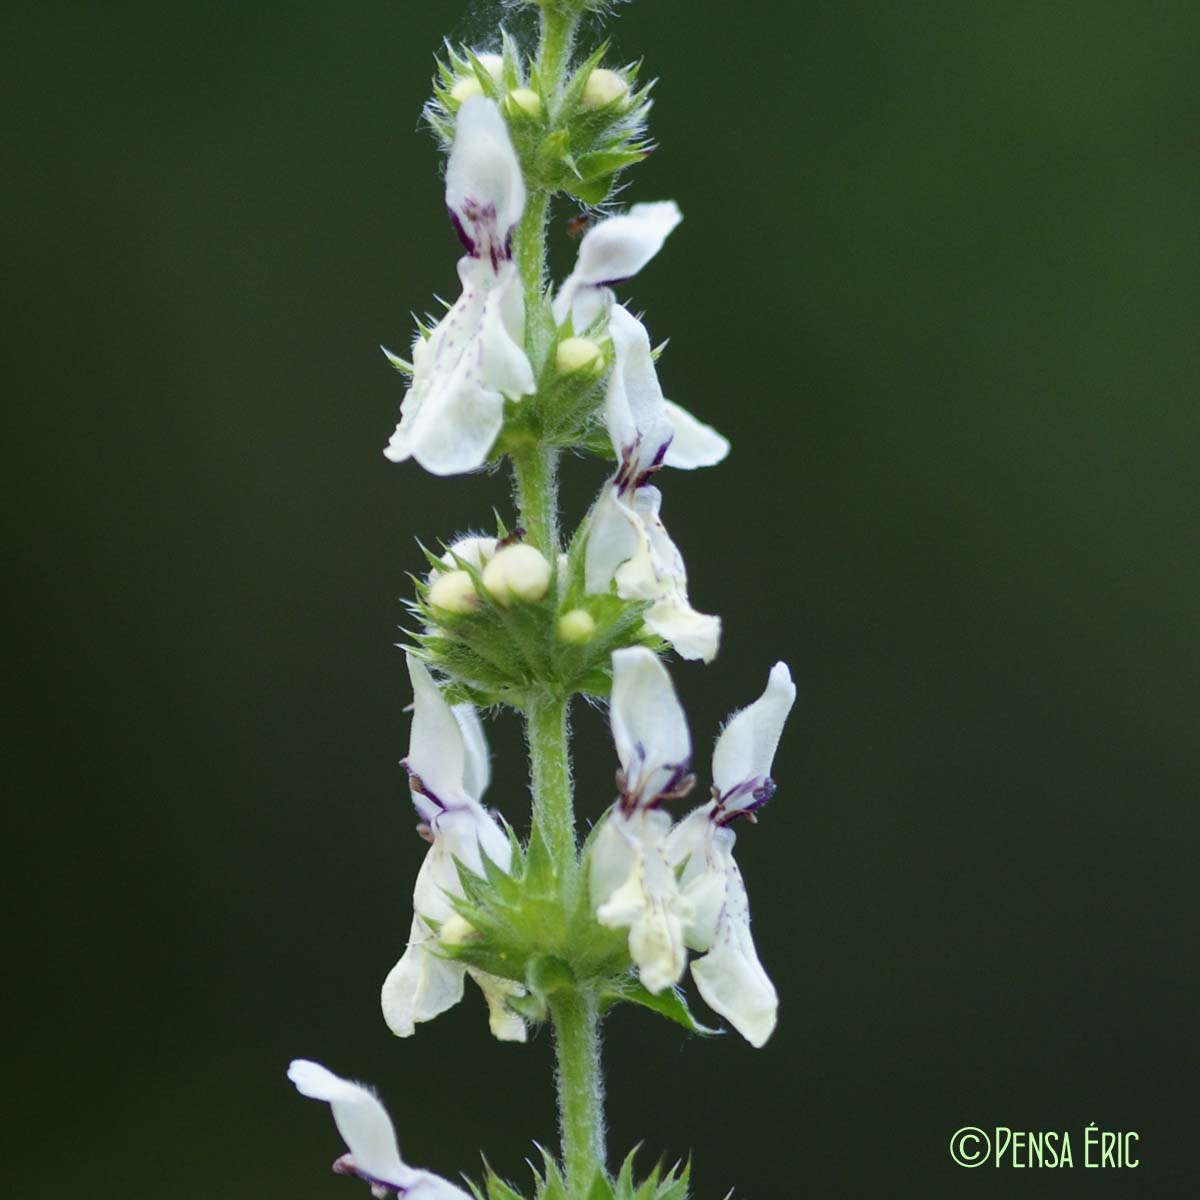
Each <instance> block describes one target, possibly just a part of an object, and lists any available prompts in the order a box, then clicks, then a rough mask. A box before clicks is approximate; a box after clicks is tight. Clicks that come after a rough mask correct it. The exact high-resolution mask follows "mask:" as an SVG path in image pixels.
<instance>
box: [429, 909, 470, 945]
mask: <svg viewBox="0 0 1200 1200" xmlns="http://www.w3.org/2000/svg"><path fill="white" fill-rule="evenodd" d="M478 936H479V930H478V929H476V928H475V926H474V925H472V924H471V922H470V921H468V920H467V919H466V917H464V916H461V915H460V914H459V913H451V914H450V915H449V916H448V917H447V918H446V919H445V921H443V922H442V928H441V930H440V931H439V933H438V937H439V939H440V941H441V943H442V945H443V946H461V945H462V944H463V943H464V942H469V941H471V939H472V938H477V937H478Z"/></svg>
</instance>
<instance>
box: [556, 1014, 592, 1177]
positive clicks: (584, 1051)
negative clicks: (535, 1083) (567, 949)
mask: <svg viewBox="0 0 1200 1200" xmlns="http://www.w3.org/2000/svg"><path fill="white" fill-rule="evenodd" d="M550 1015H551V1017H552V1018H553V1019H554V1049H555V1053H556V1055H557V1061H558V1076H557V1078H558V1117H559V1125H560V1128H561V1130H562V1155H563V1166H564V1167H565V1169H566V1173H567V1191H568V1193H569V1194H570V1195H571V1197H572V1198H573V1200H576V1198H578V1200H583V1198H584V1197H586V1196H587V1194H588V1191H589V1189H590V1188H591V1183H592V1179H593V1178H594V1177H595V1174H596V1171H597V1170H598V1169H599V1168H601V1167H603V1166H604V1072H603V1070H602V1069H601V1066H600V1028H599V1018H598V1016H597V1012H596V997H595V996H594V995H590V994H587V993H581V992H566V991H564V992H556V993H555V995H554V997H553V999H552V1000H551V1003H550Z"/></svg>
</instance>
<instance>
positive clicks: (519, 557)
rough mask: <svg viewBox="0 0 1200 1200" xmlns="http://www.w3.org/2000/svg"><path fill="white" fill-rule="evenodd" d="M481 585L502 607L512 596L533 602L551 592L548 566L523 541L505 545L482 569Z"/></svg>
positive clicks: (533, 549) (506, 605)
mask: <svg viewBox="0 0 1200 1200" xmlns="http://www.w3.org/2000/svg"><path fill="white" fill-rule="evenodd" d="M483 586H484V587H485V588H487V590H488V594H489V595H490V596H491V597H492V599H493V600H495V601H496V603H497V604H499V605H500V606H501V607H502V608H507V607H508V606H509V605H510V604H511V603H512V601H513V597H516V598H517V599H519V600H528V601H531V602H535V603H536V602H537V601H538V600H544V599H545V597H546V593H547V592H548V591H549V590H550V564H549V563H548V562H547V561H546V559H545V557H544V556H543V555H542V554H541V552H540V551H539V550H537V549H536V547H534V546H529V545H526V544H525V543H524V542H521V543H518V544H517V545H515V546H505V547H504V549H503V550H498V551H497V552H496V555H495V557H494V558H493V559H492V561H491V562H489V563H488V565H487V566H486V567H484V568H483Z"/></svg>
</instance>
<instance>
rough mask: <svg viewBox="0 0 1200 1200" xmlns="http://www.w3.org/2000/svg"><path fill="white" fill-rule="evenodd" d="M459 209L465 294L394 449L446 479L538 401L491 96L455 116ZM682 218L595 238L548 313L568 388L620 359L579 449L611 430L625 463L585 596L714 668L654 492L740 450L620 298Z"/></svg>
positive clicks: (642, 210) (601, 230)
mask: <svg viewBox="0 0 1200 1200" xmlns="http://www.w3.org/2000/svg"><path fill="white" fill-rule="evenodd" d="M446 205H447V208H448V209H449V211H450V216H451V220H452V222H453V224H454V227H455V229H456V230H457V231H458V234H459V237H460V238H461V239H462V242H463V245H464V246H465V247H466V250H467V253H466V254H465V255H464V256H463V258H461V259H460V260H459V264H458V273H459V278H460V279H461V281H462V285H463V290H462V295H461V296H460V297H459V299H458V300H457V301H456V302H455V304H454V305H453V306H452V307H451V308H450V310H449V311H448V312H447V313H446V315H445V316H444V317H443V318H442V319H441V321H439V322H438V323H437V325H436V326H435V327H434V328H433V329H432V331H429V332H428V333H426V332H425V331H422V332H421V333H420V334H419V335H418V337H417V339H416V341H415V342H414V344H413V350H412V383H411V386H410V387H409V389H408V392H407V394H406V395H405V397H404V400H403V402H402V404H401V406H400V413H401V417H400V424H399V425H398V426H397V427H396V431H395V433H393V434H392V437H391V440H390V441H389V443H388V445H387V448H386V449H385V451H384V453H385V454H386V455H387V457H388V458H390V459H391V460H392V461H394V462H402V461H404V460H405V459H407V458H410V457H411V458H415V459H416V460H417V461H418V462H419V463H420V464H421V465H422V466H424V467H425V468H426V469H427V470H429V471H431V472H433V473H434V474H438V475H452V474H459V473H462V472H467V471H474V470H478V469H479V468H481V467H483V466H484V465H485V464H486V463H487V462H488V461H489V459H490V458H491V456H492V453H493V447H494V446H495V445H496V443H497V440H498V439H499V438H500V434H501V431H502V429H503V427H504V423H505V415H504V414H505V402H506V401H507V402H508V403H509V404H511V405H514V406H515V405H518V404H519V403H520V402H521V401H522V398H523V397H525V396H528V395H530V393H532V392H534V390H535V380H534V370H533V367H532V365H531V362H530V359H529V357H528V355H527V354H526V352H525V349H524V342H525V317H526V314H525V304H524V299H523V296H522V291H521V284H520V278H519V276H518V274H517V270H516V264H515V263H514V262H513V258H512V242H513V231H514V229H515V227H516V225H517V223H518V222H519V221H520V219H521V216H522V214H523V212H524V206H525V188H524V184H523V182H522V175H521V164H520V162H519V160H518V158H517V153H516V150H515V149H514V147H513V144H512V140H511V138H510V136H509V133H508V129H507V126H506V124H505V120H504V117H503V115H502V113H501V111H500V109H499V107H498V105H497V104H496V102H495V101H493V100H489V99H487V98H486V97H484V96H481V95H468V96H467V98H466V99H465V100H463V102H462V104H461V106H460V108H459V110H458V115H457V123H456V131H455V136H454V140H453V143H452V146H451V150H450V161H449V165H448V167H447V171H446ZM681 219H682V217H681V215H680V212H679V209H678V207H677V206H676V205H675V204H674V203H673V202H670V201H663V202H660V203H656V204H637V205H634V206H633V207H632V208H631V209H630V210H629V211H628V212H627V213H623V214H621V215H619V216H613V217H609V218H607V219H606V220H603V221H600V222H598V223H597V224H595V225H594V226H592V228H590V229H589V230H588V231H587V233H586V234H585V235H584V236H583V239H582V241H581V243H580V246H579V256H578V261H577V263H576V266H575V269H574V270H573V271H572V273H571V274H570V276H568V278H567V279H566V280H565V281H564V282H563V284H562V286H561V287H560V288H559V290H558V293H557V295H556V296H555V297H554V301H553V305H552V309H551V311H552V314H553V319H554V322H555V326H556V354H555V367H556V369H557V372H558V374H559V375H561V376H564V377H570V376H574V375H578V374H579V373H581V372H586V373H592V372H593V371H594V368H595V366H596V364H603V363H604V362H606V361H610V362H611V370H610V371H609V373H608V381H607V385H606V387H605V388H604V392H603V397H602V401H601V404H600V411H599V412H598V413H587V414H585V420H584V421H583V422H581V424H580V426H579V427H578V429H577V432H578V433H579V435H580V438H581V440H582V437H583V435H584V433H585V431H586V424H587V421H588V420H590V419H593V418H596V417H598V418H599V419H600V420H601V421H602V423H603V425H604V427H605V429H606V431H607V436H608V439H609V442H610V444H611V449H612V453H613V455H614V457H615V458H616V461H617V469H616V472H615V473H614V475H613V477H612V478H611V479H610V480H609V481H608V482H607V483H606V484H605V485H604V487H603V489H602V491H601V493H600V496H599V498H598V499H597V501H596V503H595V505H594V506H593V509H592V511H591V514H590V516H589V518H588V522H587V524H586V526H585V531H586V532H585V536H586V560H585V579H586V590H587V592H588V594H607V593H609V592H613V593H615V594H616V595H617V596H618V597H620V598H621V599H623V600H631V601H639V602H644V603H645V604H646V605H647V611H646V614H645V623H646V627H647V628H648V629H649V630H650V631H651V632H652V633H654V634H657V635H658V636H660V637H662V638H663V639H664V640H666V641H668V642H670V643H671V644H672V645H673V646H674V647H675V649H676V650H677V651H678V652H679V653H680V654H681V655H683V656H684V657H685V658H700V659H704V660H705V661H706V662H707V661H711V659H712V658H713V657H714V656H715V654H716V652H717V646H718V642H719V640H720V621H719V619H718V618H716V617H714V616H707V615H703V614H701V613H698V612H696V611H695V610H694V609H693V608H692V606H691V604H690V602H689V600H688V594H687V571H686V568H685V566H684V562H683V557H682V555H681V554H680V553H679V550H678V549H677V548H676V546H675V543H674V542H673V541H672V540H671V537H670V535H669V534H668V533H667V530H666V527H665V526H664V525H663V522H662V519H661V517H660V515H659V513H660V510H661V506H662V494H661V492H660V491H659V489H658V488H657V487H655V486H653V484H652V483H651V480H652V479H653V478H654V477H655V475H656V473H657V472H658V470H659V468H661V467H663V466H668V467H677V468H682V469H693V468H696V467H705V466H711V465H714V464H716V463H718V462H720V461H721V460H722V459H723V458H724V457H725V455H726V454H727V453H728V451H729V443H728V442H727V441H726V440H725V438H723V437H722V436H721V435H720V434H719V433H717V432H716V430H714V429H712V428H711V427H710V426H708V425H705V424H703V423H702V422H701V421H699V420H697V419H696V418H695V417H693V416H692V415H691V414H690V413H688V412H687V411H686V410H685V409H683V408H681V407H680V406H679V405H677V404H674V403H672V402H671V401H669V400H667V399H666V398H665V397H664V395H663V392H662V387H661V386H660V384H659V380H658V373H657V370H656V367H655V362H654V353H653V350H652V348H651V343H650V335H649V334H648V333H647V331H646V327H645V326H644V325H643V324H642V322H641V321H640V320H639V319H638V318H637V317H636V316H634V314H633V313H631V312H630V311H629V310H628V309H627V308H626V307H625V306H624V305H622V304H619V303H618V302H617V298H616V295H615V293H614V292H613V290H612V289H613V285H614V284H616V283H618V282H621V281H623V280H626V279H629V278H630V277H632V276H633V275H636V274H637V273H638V272H639V271H640V270H641V269H642V268H643V267H644V266H645V265H646V264H647V263H648V262H649V261H650V260H651V259H652V258H653V257H654V256H655V255H656V254H657V253H658V251H659V250H660V249H661V248H662V245H663V243H664V241H665V240H666V238H667V236H668V234H670V233H671V231H672V230H673V229H674V228H675V227H676V226H677V225H678V224H679V222H680V220H681ZM390 357H391V358H392V359H393V361H395V362H397V363H399V364H400V365H401V366H407V364H404V363H402V362H401V360H399V359H397V358H396V356H394V355H391V356H390Z"/></svg>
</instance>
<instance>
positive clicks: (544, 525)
mask: <svg viewBox="0 0 1200 1200" xmlns="http://www.w3.org/2000/svg"><path fill="white" fill-rule="evenodd" d="M558 456H559V451H557V450H554V449H551V448H548V447H545V446H539V445H535V444H532V443H527V444H525V445H521V446H517V447H515V448H514V449H513V450H512V462H513V474H514V476H515V477H516V483H517V508H518V510H519V511H520V513H521V528H522V529H524V530H525V539H526V541H528V542H530V543H532V544H533V545H534V546H536V547H537V548H538V549H539V550H540V551H541V552H542V553H543V554H544V555H545V556H546V558H547V559H548V560H549V562H550V565H551V566H552V567H553V566H556V565H557V560H558V552H559V550H560V548H561V547H560V546H559V540H558Z"/></svg>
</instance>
